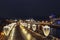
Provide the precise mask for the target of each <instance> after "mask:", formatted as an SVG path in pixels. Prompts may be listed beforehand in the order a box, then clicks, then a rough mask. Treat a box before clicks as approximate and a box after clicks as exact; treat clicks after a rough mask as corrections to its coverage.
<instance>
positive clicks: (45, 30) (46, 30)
mask: <svg viewBox="0 0 60 40" xmlns="http://www.w3.org/2000/svg"><path fill="white" fill-rule="evenodd" d="M43 33H44V35H45V36H46V37H47V36H48V35H49V33H50V27H49V26H47V25H45V26H43Z"/></svg>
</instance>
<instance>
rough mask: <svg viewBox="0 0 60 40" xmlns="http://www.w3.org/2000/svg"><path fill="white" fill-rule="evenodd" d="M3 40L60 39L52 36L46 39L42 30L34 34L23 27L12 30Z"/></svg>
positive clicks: (17, 26)
mask: <svg viewBox="0 0 60 40" xmlns="http://www.w3.org/2000/svg"><path fill="white" fill-rule="evenodd" d="M15 25H16V24H15ZM3 38H5V39H3V40H60V39H58V38H55V37H53V36H52V35H49V36H48V37H45V36H44V35H43V33H42V31H41V30H38V32H34V31H32V30H30V29H28V28H26V27H24V26H23V25H16V26H14V27H13V28H12V29H11V32H10V33H9V35H8V36H5V35H4V37H3Z"/></svg>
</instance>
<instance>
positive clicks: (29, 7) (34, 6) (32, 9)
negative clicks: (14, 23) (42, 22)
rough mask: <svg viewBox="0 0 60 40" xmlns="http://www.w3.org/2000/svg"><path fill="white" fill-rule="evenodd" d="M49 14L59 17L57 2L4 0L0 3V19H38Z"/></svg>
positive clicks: (59, 10) (59, 3) (59, 2)
mask: <svg viewBox="0 0 60 40" xmlns="http://www.w3.org/2000/svg"><path fill="white" fill-rule="evenodd" d="M51 13H53V14H56V15H57V16H59V15H60V1H58V0H5V1H0V17H10V18H40V17H44V16H49V15H50V14H51Z"/></svg>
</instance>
